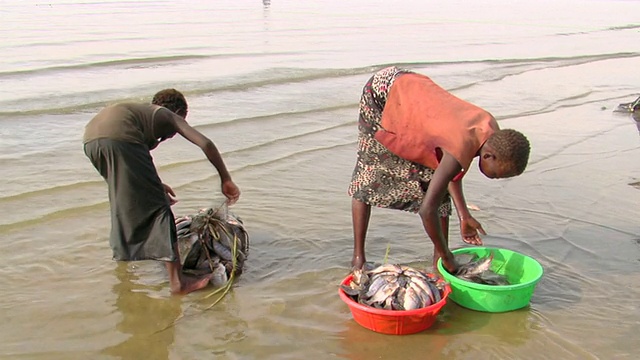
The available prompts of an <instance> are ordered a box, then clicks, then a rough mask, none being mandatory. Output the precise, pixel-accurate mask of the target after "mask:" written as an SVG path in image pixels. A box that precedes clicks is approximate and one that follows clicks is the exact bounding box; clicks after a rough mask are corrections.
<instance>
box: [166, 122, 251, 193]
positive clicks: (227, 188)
mask: <svg viewBox="0 0 640 360" xmlns="http://www.w3.org/2000/svg"><path fill="white" fill-rule="evenodd" d="M176 130H177V132H178V133H179V134H180V135H182V136H183V137H184V138H185V139H187V140H189V141H190V142H192V143H193V144H195V145H197V146H198V147H199V148H200V149H202V152H204V154H205V155H206V156H207V159H209V162H210V163H211V164H212V165H213V166H214V167H215V168H216V170H218V174H219V175H220V181H221V187H222V193H223V194H224V196H226V197H227V202H228V204H229V205H233V204H234V203H235V202H236V201H238V198H240V189H239V188H238V187H237V186H236V184H235V183H234V182H233V180H231V175H230V174H229V171H228V170H227V167H226V165H225V163H224V160H222V155H220V152H219V151H218V148H217V147H216V146H215V144H214V143H213V141H211V140H210V139H209V138H207V137H206V136H204V135H203V134H202V133H201V132H199V131H198V130H196V129H194V128H193V127H191V126H190V125H189V124H188V123H187V122H186V121H185V120H183V119H182V118H180V119H176Z"/></svg>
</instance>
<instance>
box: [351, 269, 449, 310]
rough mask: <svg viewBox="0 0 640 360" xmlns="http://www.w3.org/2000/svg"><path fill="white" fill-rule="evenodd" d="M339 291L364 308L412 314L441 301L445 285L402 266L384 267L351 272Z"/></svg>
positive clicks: (420, 272) (422, 273) (436, 279)
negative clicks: (347, 282)
mask: <svg viewBox="0 0 640 360" xmlns="http://www.w3.org/2000/svg"><path fill="white" fill-rule="evenodd" d="M352 275H353V276H352V279H351V281H350V282H349V284H342V285H340V287H341V288H342V290H343V291H344V292H345V293H346V294H347V295H349V296H350V297H351V299H353V301H355V302H358V303H360V304H363V305H368V306H371V307H374V308H377V309H386V310H415V309H420V308H423V307H426V306H429V305H432V304H435V303H437V302H438V301H440V300H441V299H442V297H443V294H444V284H445V283H444V282H443V281H438V279H439V278H437V277H435V275H433V276H429V275H427V274H426V273H424V272H422V271H419V270H416V269H412V268H410V267H408V266H404V265H395V264H384V265H380V266H377V267H375V268H373V269H370V270H366V269H365V270H361V269H356V270H353V271H352Z"/></svg>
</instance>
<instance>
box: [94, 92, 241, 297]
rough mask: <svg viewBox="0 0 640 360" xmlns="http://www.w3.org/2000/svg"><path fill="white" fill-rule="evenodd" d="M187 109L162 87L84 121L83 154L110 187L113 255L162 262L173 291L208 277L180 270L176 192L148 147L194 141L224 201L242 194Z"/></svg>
mask: <svg viewBox="0 0 640 360" xmlns="http://www.w3.org/2000/svg"><path fill="white" fill-rule="evenodd" d="M187 111H188V106H187V101H186V99H185V97H184V95H183V94H182V93H181V92H179V91H177V90H175V89H164V90H161V91H159V92H158V93H156V94H155V96H154V97H153V100H152V103H151V104H146V103H133V102H130V103H118V104H113V105H109V106H106V107H105V108H104V109H102V110H100V112H98V114H97V115H95V117H93V119H91V121H89V123H88V124H87V125H86V127H85V132H84V137H83V143H84V152H85V154H86V155H87V157H88V158H89V160H90V161H91V163H92V164H93V166H94V167H95V168H96V170H98V172H99V173H100V175H102V177H103V178H104V180H105V181H106V183H107V185H108V190H109V191H108V192H109V204H110V207H111V234H110V237H109V242H110V245H111V248H112V250H113V259H114V260H117V261H138V260H159V261H164V262H165V264H166V267H167V271H168V274H169V284H170V287H171V292H172V293H174V294H185V293H189V292H191V291H195V290H198V289H201V288H203V287H205V286H207V283H208V282H209V276H205V277H200V278H194V277H189V276H186V275H185V274H183V273H182V267H181V265H180V258H179V255H178V250H177V249H178V247H177V235H176V227H175V219H174V215H173V212H172V211H171V205H173V204H174V203H175V193H174V191H173V189H171V187H170V186H168V185H166V184H163V183H162V181H161V180H160V176H159V175H158V171H157V170H156V167H155V165H154V163H153V159H152V157H151V153H150V151H151V150H153V149H154V148H155V147H156V146H158V144H160V143H161V142H163V141H164V140H167V139H170V138H172V137H173V136H174V135H175V134H180V135H181V136H183V137H184V138H185V139H187V140H189V141H190V142H192V143H193V144H195V145H197V146H198V147H199V148H200V149H201V150H202V151H203V152H204V154H205V155H206V157H207V159H209V161H210V162H211V164H212V165H213V166H214V167H215V168H216V170H217V171H218V174H219V175H220V180H221V186H222V193H223V194H224V195H225V196H226V197H227V202H228V203H229V204H230V205H231V204H233V203H235V202H236V201H237V200H238V198H239V197H240V190H239V189H238V187H237V186H236V184H234V182H233V181H232V179H231V175H230V174H229V171H228V170H227V168H226V166H225V164H224V161H223V159H222V156H221V155H220V152H219V151H218V149H217V147H216V146H215V144H214V143H213V142H212V141H211V140H210V139H208V138H207V137H206V136H204V135H203V134H201V133H200V132H199V131H197V130H196V129H194V128H193V127H191V126H190V125H189V124H188V123H187V122H186V121H185V118H186V116H187Z"/></svg>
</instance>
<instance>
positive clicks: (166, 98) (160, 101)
mask: <svg viewBox="0 0 640 360" xmlns="http://www.w3.org/2000/svg"><path fill="white" fill-rule="evenodd" d="M151 103H152V104H154V105H159V106H163V107H166V108H167V109H169V110H171V111H173V112H174V113H176V114H178V115H180V116H183V117H184V116H187V111H188V109H189V106H188V105H187V99H185V97H184V95H183V94H182V93H181V92H180V91H178V90H176V89H164V90H160V91H158V92H157V93H156V94H155V95H154V96H153V100H151Z"/></svg>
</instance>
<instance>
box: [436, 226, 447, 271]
mask: <svg viewBox="0 0 640 360" xmlns="http://www.w3.org/2000/svg"><path fill="white" fill-rule="evenodd" d="M440 226H441V227H442V234H443V235H444V238H445V240H446V241H447V246H448V245H449V216H443V217H440ZM440 257H441V255H440V253H439V252H438V251H437V250H436V248H435V246H434V248H433V271H438V260H439V259H440Z"/></svg>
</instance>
